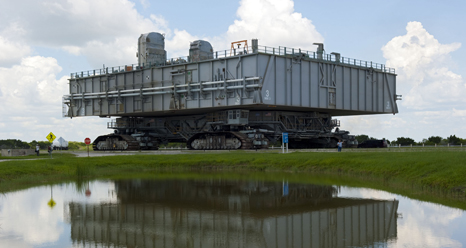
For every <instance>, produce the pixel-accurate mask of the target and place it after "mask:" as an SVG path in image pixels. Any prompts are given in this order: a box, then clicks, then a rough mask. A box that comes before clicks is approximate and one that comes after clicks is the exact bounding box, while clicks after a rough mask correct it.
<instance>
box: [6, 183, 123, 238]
mask: <svg viewBox="0 0 466 248" xmlns="http://www.w3.org/2000/svg"><path fill="white" fill-rule="evenodd" d="M111 189H113V183H110V182H93V183H91V184H90V190H91V192H92V194H91V197H89V198H87V197H85V196H84V193H78V192H77V191H76V187H75V186H74V184H67V185H61V186H53V190H52V192H51V190H50V186H48V187H37V188H31V189H27V190H23V191H18V192H13V193H7V194H5V195H3V196H0V247H64V246H68V247H71V244H69V242H70V238H69V236H70V232H71V230H70V225H69V223H66V222H65V221H64V209H65V206H64V205H65V204H67V203H68V202H70V201H79V202H100V201H106V202H108V201H115V199H114V198H112V197H111V195H110V197H109V194H108V192H109V190H111ZM51 194H53V200H54V201H55V202H56V205H55V206H54V207H53V208H50V207H49V206H48V205H47V203H48V202H49V201H50V199H51Z"/></svg>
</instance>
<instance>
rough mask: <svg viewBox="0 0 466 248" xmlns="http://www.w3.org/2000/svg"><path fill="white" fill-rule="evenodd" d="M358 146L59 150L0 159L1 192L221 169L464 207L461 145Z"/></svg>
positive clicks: (231, 173) (247, 175)
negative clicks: (122, 152) (90, 153)
mask: <svg viewBox="0 0 466 248" xmlns="http://www.w3.org/2000/svg"><path fill="white" fill-rule="evenodd" d="M357 151H358V152H342V153H336V152H293V153H288V154H281V153H279V152H278V151H270V150H269V151H266V152H251V151H232V152H212V153H209V152H206V153H203V152H195V153H191V154H177V155H144V154H138V153H136V154H137V155H127V156H106V157H89V158H88V157H83V158H77V157H74V155H72V154H70V153H63V154H58V153H55V154H54V155H53V156H54V158H53V159H50V158H48V157H46V155H44V156H42V155H41V156H40V157H39V158H40V159H37V160H18V159H16V160H14V161H6V162H0V192H8V191H12V190H17V189H21V188H26V187H30V186H33V185H39V184H47V183H58V182H63V181H75V180H78V179H79V180H83V179H84V180H90V179H95V178H126V177H134V178H138V177H158V176H160V175H161V173H160V172H176V173H175V174H176V175H177V176H180V175H183V173H184V172H193V171H194V172H198V173H197V176H202V175H203V174H211V172H216V173H218V172H220V174H223V176H224V177H227V178H234V177H239V178H250V177H251V176H253V175H254V176H255V177H257V175H262V176H261V178H265V180H282V179H283V177H284V176H285V175H286V177H287V178H289V180H294V181H296V182H306V181H309V180H311V179H312V180H313V182H315V181H318V182H320V183H326V184H335V185H348V186H355V187H370V188H376V189H382V190H386V191H390V192H394V193H399V194H403V195H407V196H410V197H414V198H417V199H423V200H428V201H432V202H440V203H442V204H445V203H446V204H447V205H450V206H454V207H459V208H462V209H466V203H464V202H465V199H464V197H465V196H466V193H465V190H466V159H465V155H466V152H465V151H464V150H460V149H451V150H435V149H430V150H405V151H404V152H401V151H402V150H397V151H399V152H396V151H391V152H378V151H382V150H375V151H364V150H357ZM383 151H385V150H383ZM387 151H388V150H387ZM25 158H37V157H34V156H30V157H25ZM0 159H1V158H0ZM264 171H265V172H267V173H263V172H264ZM162 174H163V173H162ZM170 175H174V174H173V173H172V174H170ZM170 175H167V173H165V174H164V176H170Z"/></svg>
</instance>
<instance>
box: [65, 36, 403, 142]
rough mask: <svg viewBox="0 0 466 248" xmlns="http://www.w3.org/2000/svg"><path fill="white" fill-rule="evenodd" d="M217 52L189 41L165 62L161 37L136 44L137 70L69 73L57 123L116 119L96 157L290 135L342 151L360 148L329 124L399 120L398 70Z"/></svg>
mask: <svg viewBox="0 0 466 248" xmlns="http://www.w3.org/2000/svg"><path fill="white" fill-rule="evenodd" d="M250 44H252V47H248V45H247V41H239V42H233V43H232V47H231V49H230V50H224V51H215V52H214V50H213V49H212V46H211V45H210V43H209V42H207V41H203V40H197V41H194V42H191V44H190V47H189V56H188V57H180V58H172V59H166V51H165V50H164V49H165V43H164V36H163V35H162V34H159V33H148V34H143V35H141V36H140V37H139V48H138V64H137V65H125V66H119V67H110V68H104V69H100V70H93V71H86V72H79V73H72V74H71V78H70V79H69V81H70V88H69V89H70V94H69V95H66V96H64V97H63V110H64V112H63V113H64V117H82V116H100V117H117V118H116V119H114V120H111V121H110V122H109V123H108V126H107V127H108V128H109V129H113V130H114V132H113V133H112V134H108V135H102V136H99V137H97V138H96V139H95V140H94V142H93V147H94V150H96V151H97V150H141V149H158V147H159V145H160V144H167V143H168V142H186V143H187V147H188V148H190V149H197V150H207V149H260V148H267V147H269V146H270V145H271V144H274V143H278V142H279V141H280V140H281V138H282V133H284V132H286V133H288V138H289V147H290V148H310V147H336V144H337V141H338V140H343V141H345V142H344V144H345V145H346V146H349V147H356V146H357V141H356V139H355V138H354V136H352V135H349V132H348V131H344V130H340V129H339V127H340V122H339V121H338V120H336V119H332V117H333V116H348V115H370V114H388V113H393V114H395V113H398V107H397V104H396V101H397V100H400V98H399V96H398V95H397V94H396V74H395V70H394V69H391V68H386V67H385V65H382V64H376V63H373V62H367V61H361V60H356V59H350V58H345V57H342V56H341V55H340V54H339V53H330V54H326V53H325V51H324V45H323V44H322V43H315V45H317V46H318V47H317V51H316V52H310V51H305V50H301V49H294V48H288V47H278V48H274V47H266V46H259V44H258V40H256V39H254V40H252V42H251V43H250Z"/></svg>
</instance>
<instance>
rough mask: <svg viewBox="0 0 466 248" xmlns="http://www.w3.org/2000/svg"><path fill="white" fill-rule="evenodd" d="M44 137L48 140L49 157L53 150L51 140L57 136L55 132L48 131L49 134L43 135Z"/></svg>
mask: <svg viewBox="0 0 466 248" xmlns="http://www.w3.org/2000/svg"><path fill="white" fill-rule="evenodd" d="M45 138H46V139H47V140H48V141H49V142H50V146H49V148H48V149H47V150H48V152H49V153H50V158H52V150H53V148H52V145H53V141H54V140H55V138H57V136H55V134H53V133H52V132H50V133H49V134H47V136H45Z"/></svg>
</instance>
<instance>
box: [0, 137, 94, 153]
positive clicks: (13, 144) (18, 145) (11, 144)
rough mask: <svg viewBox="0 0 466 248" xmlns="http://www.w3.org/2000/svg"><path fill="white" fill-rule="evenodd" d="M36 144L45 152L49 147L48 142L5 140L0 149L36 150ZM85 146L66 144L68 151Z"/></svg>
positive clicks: (80, 143)
mask: <svg viewBox="0 0 466 248" xmlns="http://www.w3.org/2000/svg"><path fill="white" fill-rule="evenodd" d="M37 144H38V145H39V147H40V149H41V150H47V148H48V146H50V142H48V141H36V140H33V141H31V142H25V141H21V140H19V139H6V140H0V149H36V145H37ZM85 146H86V144H84V142H76V141H69V142H68V149H70V150H78V149H80V148H83V147H85Z"/></svg>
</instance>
